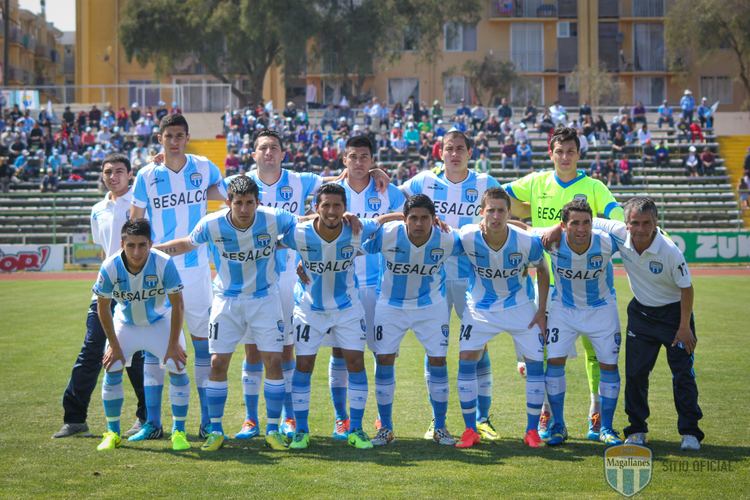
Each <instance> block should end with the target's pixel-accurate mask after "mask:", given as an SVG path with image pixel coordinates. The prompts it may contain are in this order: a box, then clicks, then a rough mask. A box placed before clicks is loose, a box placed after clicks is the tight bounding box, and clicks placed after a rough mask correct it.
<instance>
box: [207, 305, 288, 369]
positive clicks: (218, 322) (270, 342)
mask: <svg viewBox="0 0 750 500" xmlns="http://www.w3.org/2000/svg"><path fill="white" fill-rule="evenodd" d="M285 339H286V323H285V322H284V319H283V316H282V314H281V303H280V301H279V296H278V294H277V293H272V294H270V295H268V296H267V297H263V298H260V299H253V298H251V297H229V298H225V297H219V296H217V297H215V298H214V303H213V305H212V306H211V319H210V327H209V334H208V352H210V353H211V354H231V353H233V352H234V350H235V348H236V347H237V344H239V343H242V344H255V345H257V346H258V350H259V351H262V352H281V351H282V350H283V348H284V340H285Z"/></svg>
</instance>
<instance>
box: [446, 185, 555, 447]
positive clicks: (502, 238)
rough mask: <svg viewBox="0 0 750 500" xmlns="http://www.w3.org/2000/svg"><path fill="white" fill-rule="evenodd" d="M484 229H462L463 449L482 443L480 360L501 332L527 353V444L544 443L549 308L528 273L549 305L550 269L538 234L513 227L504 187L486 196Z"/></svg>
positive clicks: (460, 388)
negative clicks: (467, 274) (468, 281)
mask: <svg viewBox="0 0 750 500" xmlns="http://www.w3.org/2000/svg"><path fill="white" fill-rule="evenodd" d="M481 207H482V208H481V215H482V227H480V226H479V225H475V224H470V225H467V226H464V227H463V228H461V243H462V245H463V248H464V252H466V255H467V256H468V257H469V260H470V261H471V265H472V267H473V269H474V273H475V276H474V280H473V282H472V285H471V287H470V289H469V294H468V304H467V311H466V314H465V315H464V317H463V321H462V325H461V333H460V334H459V339H458V340H459V346H460V350H461V354H460V360H459V365H458V395H459V399H460V401H461V411H462V412H463V415H464V421H465V423H466V430H465V431H464V433H463V435H462V436H461V440H460V441H459V442H458V443H457V444H456V446H457V447H458V448H470V447H472V446H474V445H475V444H479V440H480V436H479V434H478V433H477V428H476V418H475V414H476V406H477V362H478V361H479V358H480V357H481V356H482V350H483V349H484V346H485V345H486V344H487V342H489V341H490V340H491V339H492V338H493V337H494V336H495V335H497V334H498V333H499V332H502V331H507V332H508V333H510V334H511V336H512V338H513V344H514V345H515V346H516V352H519V353H521V354H522V355H523V359H524V361H525V362H526V368H527V370H528V375H527V377H526V422H527V423H526V432H525V434H524V437H523V442H524V443H526V444H527V445H528V446H530V447H532V448H537V447H539V446H540V445H541V438H540V437H539V433H538V432H537V425H538V424H539V414H540V412H541V409H542V403H543V402H544V365H543V362H544V344H543V342H541V341H540V340H543V338H544V331H545V328H546V318H545V307H544V306H543V305H542V306H540V307H539V308H537V307H535V305H534V301H533V300H534V287H533V284H532V282H531V278H530V277H529V276H528V275H526V271H527V268H528V267H529V266H530V265H532V266H534V267H535V268H536V272H537V281H538V283H539V303H540V304H546V303H547V293H548V291H549V271H548V270H547V263H546V262H545V259H544V249H543V248H542V242H541V241H540V240H539V238H538V237H536V236H532V235H530V234H529V233H526V232H525V231H523V230H521V229H518V228H516V227H513V226H510V225H508V219H509V218H510V197H509V196H508V194H507V193H506V192H505V191H504V190H503V189H502V188H490V189H488V190H487V191H485V193H484V195H483V196H482V204H481Z"/></svg>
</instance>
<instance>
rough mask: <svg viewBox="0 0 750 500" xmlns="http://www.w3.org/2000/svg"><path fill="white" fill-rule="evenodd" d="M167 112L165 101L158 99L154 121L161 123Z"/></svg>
mask: <svg viewBox="0 0 750 500" xmlns="http://www.w3.org/2000/svg"><path fill="white" fill-rule="evenodd" d="M168 114H169V110H168V109H167V103H166V102H164V101H159V103H158V104H157V106H156V112H155V115H156V122H157V123H161V119H162V118H164V117H165V116H167V115H168Z"/></svg>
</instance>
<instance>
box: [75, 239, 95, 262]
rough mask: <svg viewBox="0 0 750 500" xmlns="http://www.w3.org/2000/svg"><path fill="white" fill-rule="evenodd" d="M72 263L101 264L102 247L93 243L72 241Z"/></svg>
mask: <svg viewBox="0 0 750 500" xmlns="http://www.w3.org/2000/svg"><path fill="white" fill-rule="evenodd" d="M72 262H73V264H97V265H99V264H101V263H102V247H100V246H99V245H95V244H94V243H73V259H72Z"/></svg>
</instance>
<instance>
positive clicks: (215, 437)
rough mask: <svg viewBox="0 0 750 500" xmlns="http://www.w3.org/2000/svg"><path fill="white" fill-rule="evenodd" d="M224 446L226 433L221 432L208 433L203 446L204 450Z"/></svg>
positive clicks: (213, 449)
mask: <svg viewBox="0 0 750 500" xmlns="http://www.w3.org/2000/svg"><path fill="white" fill-rule="evenodd" d="M222 446H224V434H222V433H221V432H212V433H211V434H209V435H208V439H206V442H205V443H203V445H202V446H201V450H203V451H216V450H218V449H219V448H221V447H222Z"/></svg>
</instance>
